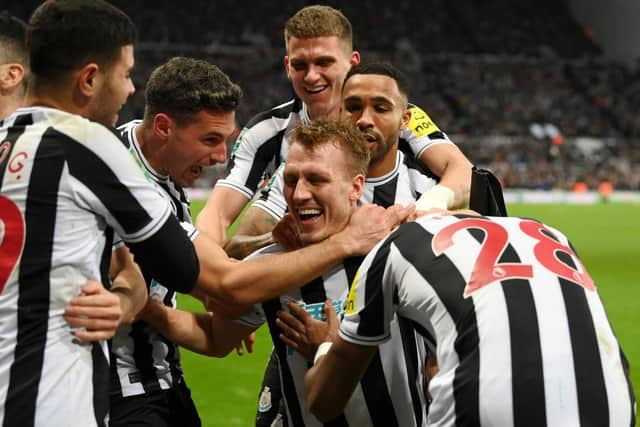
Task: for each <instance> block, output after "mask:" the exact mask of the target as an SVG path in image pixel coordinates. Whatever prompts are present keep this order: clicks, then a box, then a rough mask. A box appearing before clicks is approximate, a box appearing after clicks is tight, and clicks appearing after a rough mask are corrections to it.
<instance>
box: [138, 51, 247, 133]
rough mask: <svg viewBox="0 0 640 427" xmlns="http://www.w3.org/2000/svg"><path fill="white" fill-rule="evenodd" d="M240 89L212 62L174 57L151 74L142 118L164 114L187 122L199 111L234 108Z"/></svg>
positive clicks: (240, 92) (181, 122) (228, 110)
mask: <svg viewBox="0 0 640 427" xmlns="http://www.w3.org/2000/svg"><path fill="white" fill-rule="evenodd" d="M241 97H242V90H241V89H240V87H239V86H238V85H237V84H235V83H233V82H232V81H231V80H230V79H229V77H228V76H227V75H226V74H225V73H224V72H222V71H221V70H220V69H219V68H218V67H216V66H215V65H213V64H211V63H209V62H207V61H204V60H201V59H194V58H184V57H175V58H171V59H170V60H169V61H167V62H165V63H164V64H162V65H160V66H159V67H157V68H156V69H155V70H153V72H152V73H151V76H150V77H149V80H148V81H147V87H146V89H145V112H144V116H145V118H150V117H153V116H154V115H155V114H158V113H167V114H169V115H170V116H171V118H172V119H173V120H175V121H176V122H177V123H178V124H179V125H187V124H189V123H190V122H191V121H192V120H193V116H194V115H195V114H197V113H198V112H200V111H202V110H206V111H210V112H231V111H235V109H236V108H237V107H238V103H239V102H240V98H241Z"/></svg>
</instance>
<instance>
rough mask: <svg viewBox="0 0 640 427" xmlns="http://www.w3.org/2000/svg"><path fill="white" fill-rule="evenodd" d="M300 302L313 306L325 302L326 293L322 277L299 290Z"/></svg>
mask: <svg viewBox="0 0 640 427" xmlns="http://www.w3.org/2000/svg"><path fill="white" fill-rule="evenodd" d="M300 294H301V296H302V301H304V303H305V304H315V303H322V302H325V301H326V299H327V293H326V291H325V290H324V280H323V279H322V277H316V278H315V279H313V280H312V281H311V282H309V283H307V284H306V285H304V286H303V287H302V288H300Z"/></svg>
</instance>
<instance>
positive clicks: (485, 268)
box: [432, 218, 595, 298]
mask: <svg viewBox="0 0 640 427" xmlns="http://www.w3.org/2000/svg"><path fill="white" fill-rule="evenodd" d="M467 229H479V230H482V231H483V232H484V236H485V237H484V241H483V242H482V248H481V250H480V254H479V255H478V258H477V260H476V262H475V264H474V266H473V270H472V271H471V277H470V278H469V283H468V284H467V286H466V288H465V290H464V297H465V298H467V297H469V296H470V295H471V294H472V293H473V292H475V291H477V290H478V289H481V288H482V287H484V286H487V285H489V284H491V283H493V282H495V281H498V280H507V279H516V278H520V279H528V278H531V277H533V267H532V266H531V265H528V264H522V263H499V262H497V261H498V259H499V258H500V255H502V253H503V252H504V249H505V248H506V247H507V243H508V240H509V234H508V232H507V230H506V229H505V228H504V227H502V226H501V225H499V224H497V223H495V222H491V221H489V220H486V219H481V218H467V219H463V220H460V221H458V222H456V223H453V224H451V225H449V226H447V227H444V228H443V229H442V230H440V231H439V232H438V233H437V234H436V236H435V237H434V238H433V243H432V246H433V251H434V253H435V254H436V255H440V254H441V253H443V252H444V251H445V250H447V249H448V248H449V247H450V246H451V245H453V235H454V234H455V233H457V232H458V231H460V230H467ZM520 229H521V230H522V231H523V232H524V233H525V234H527V235H528V236H529V237H531V238H533V239H535V240H537V241H538V242H537V243H536V245H535V246H534V255H535V257H536V259H537V260H538V262H539V263H540V264H541V265H542V266H543V267H545V268H546V269H548V270H549V271H551V272H552V273H554V274H556V275H558V276H560V277H562V278H565V279H567V280H569V281H571V282H573V283H576V284H578V285H580V286H582V287H584V288H585V289H588V290H590V291H593V290H595V286H594V284H593V280H591V277H590V276H589V274H588V273H587V272H586V270H585V269H584V267H583V266H582V264H581V263H580V261H579V260H578V259H577V257H575V256H574V253H573V251H572V250H571V248H569V247H568V246H565V245H563V244H561V243H560V242H558V241H556V240H554V239H552V238H551V237H549V236H548V235H547V234H544V233H543V230H544V231H546V232H547V233H548V234H551V232H550V231H548V230H547V229H546V228H545V227H544V226H543V225H542V224H540V223H538V222H535V221H531V220H522V221H521V222H520ZM557 252H564V253H566V254H567V255H569V256H571V257H572V258H573V259H574V261H575V262H576V264H577V265H578V266H579V268H580V269H581V270H582V272H580V271H578V270H576V269H575V268H573V267H571V266H569V265H567V264H565V263H564V262H562V261H560V259H559V258H558V257H557V256H556V254H557Z"/></svg>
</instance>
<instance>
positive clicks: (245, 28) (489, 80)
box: [3, 0, 640, 190]
mask: <svg viewBox="0 0 640 427" xmlns="http://www.w3.org/2000/svg"><path fill="white" fill-rule="evenodd" d="M11 3H15V4H10V5H8V7H5V6H3V8H7V9H8V10H9V11H10V12H11V13H13V14H15V15H17V16H20V17H22V18H23V19H25V20H26V19H28V17H29V14H30V12H31V11H32V10H33V9H34V8H35V7H36V6H37V4H39V1H34V0H24V1H21V2H11ZM113 3H115V4H116V5H117V6H118V7H120V8H122V9H123V10H124V11H125V12H127V13H128V14H129V15H130V16H131V17H132V18H133V20H134V21H135V22H136V24H137V26H138V29H139V43H138V45H137V47H136V68H135V72H134V81H135V83H136V87H137V92H136V94H135V95H134V96H133V97H131V98H130V100H129V102H128V104H127V106H126V108H125V110H124V111H123V112H122V114H121V115H120V121H121V122H124V121H127V120H130V119H132V118H135V117H141V116H142V109H143V105H144V92H143V88H144V83H145V81H146V78H147V76H148V75H149V73H150V71H151V69H153V68H154V67H155V66H156V65H158V64H159V63H161V62H163V61H164V60H166V59H167V58H169V57H172V56H175V55H187V56H193V57H199V58H206V59H208V60H209V61H211V62H213V63H215V64H216V65H218V66H219V67H220V68H222V69H223V70H224V71H225V72H226V73H227V74H229V75H230V76H231V77H232V79H233V80H234V81H236V82H237V83H238V84H240V86H241V87H242V89H243V91H244V93H245V96H244V98H243V103H242V105H241V107H240V108H239V110H238V126H242V125H243V124H244V123H246V121H247V120H248V119H249V118H250V117H251V116H253V115H254V114H256V113H258V112H260V111H262V110H265V109H268V108H271V107H273V106H274V105H277V104H279V103H282V102H284V101H286V100H287V99H289V98H290V96H291V95H292V91H291V88H290V85H289V82H288V81H287V80H286V77H285V74H284V70H283V60H282V58H283V55H284V46H283V44H284V43H283V35H282V28H283V25H284V22H285V21H286V19H287V18H288V17H289V16H290V15H291V14H292V13H294V12H295V11H296V10H298V9H300V8H301V7H303V6H305V5H307V4H312V3H314V2H309V1H303V0H290V1H287V2H280V1H276V2H248V1H245V0H216V1H214V2H205V1H197V0H181V1H180V2H179V3H176V2H174V1H170V0H156V1H154V2H153V3H151V4H150V3H149V2H145V1H142V0H126V1H125V0H115V1H113ZM323 3H326V4H329V5H331V6H334V7H336V8H338V9H341V10H342V11H343V12H344V13H345V15H346V16H347V17H349V19H350V20H351V22H352V24H353V27H354V34H355V40H354V45H355V48H356V49H358V50H360V52H361V53H362V56H363V58H365V59H375V58H377V59H384V60H389V61H391V62H392V63H394V64H395V65H396V66H398V67H399V68H401V69H402V70H403V71H404V72H405V73H407V74H408V75H409V77H410V80H411V84H412V87H411V94H412V99H411V101H412V102H414V103H416V104H417V105H419V106H421V107H422V108H424V109H425V110H426V111H427V112H428V113H429V115H430V116H431V117H432V119H433V120H434V121H435V122H436V123H437V124H438V125H439V127H440V128H441V129H442V130H444V131H445V132H447V134H449V136H450V137H451V138H452V139H453V140H454V141H455V142H456V143H458V144H459V145H460V147H461V148H462V150H463V151H464V152H465V154H466V155H467V156H468V157H469V158H470V159H471V160H472V161H473V162H474V163H476V164H477V165H479V166H483V167H489V168H490V169H492V170H493V171H494V172H495V173H496V175H498V176H499V177H500V178H501V179H502V180H503V183H504V185H505V186H506V187H507V188H516V187H517V188H530V189H571V188H574V186H575V185H576V183H583V184H586V187H587V188H589V189H596V188H597V187H598V185H599V184H600V183H601V182H603V181H606V182H609V183H611V184H612V185H613V187H614V188H615V189H620V190H640V114H638V113H637V112H638V111H640V68H638V69H631V68H629V67H627V66H625V65H622V64H617V63H613V62H611V61H609V60H607V59H605V57H604V56H603V54H602V52H601V50H600V48H599V47H598V46H596V45H595V44H594V43H593V42H592V41H591V39H590V38H589V37H588V34H587V32H585V30H584V29H583V28H581V27H580V26H579V25H578V23H577V22H576V21H575V20H574V19H573V18H572V16H571V14H570V12H569V9H568V7H567V5H566V3H565V2H564V1H557V0H519V1H517V2H511V1H509V0H474V1H468V0H425V1H423V2H419V3H417V2H413V1H409V0H396V1H394V2H353V1H351V2H346V1H335V0H333V1H324V2H323ZM222 173H223V169H222V168H220V169H218V170H217V172H216V174H222ZM215 178H216V177H215V176H213V177H212V176H211V175H209V176H208V180H207V181H206V182H201V183H200V184H201V185H203V186H210V185H211V179H215Z"/></svg>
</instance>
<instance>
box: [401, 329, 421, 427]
mask: <svg viewBox="0 0 640 427" xmlns="http://www.w3.org/2000/svg"><path fill="white" fill-rule="evenodd" d="M398 326H399V327H400V334H401V336H402V348H403V350H404V359H405V363H406V365H407V381H408V383H407V385H408V386H409V392H410V393H411V403H412V404H413V413H414V418H415V425H417V426H421V425H422V414H423V402H422V399H420V391H419V390H418V385H417V381H418V378H420V377H422V376H423V375H422V372H423V369H421V368H424V365H423V364H424V360H422V361H421V360H418V344H417V342H416V339H417V336H416V331H415V329H413V322H412V321H411V320H409V319H405V318H403V317H400V316H398Z"/></svg>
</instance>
